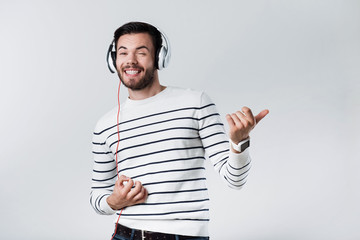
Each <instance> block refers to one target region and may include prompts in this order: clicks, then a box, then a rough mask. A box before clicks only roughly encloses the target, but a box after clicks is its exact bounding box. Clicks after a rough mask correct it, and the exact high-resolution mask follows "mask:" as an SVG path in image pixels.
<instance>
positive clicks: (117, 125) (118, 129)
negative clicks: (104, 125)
mask: <svg viewBox="0 0 360 240" xmlns="http://www.w3.org/2000/svg"><path fill="white" fill-rule="evenodd" d="M120 86H121V81H119V87H118V92H117V101H118V112H117V116H116V127H117V137H118V142H117V144H116V152H115V161H116V172H117V178H118V179H119V178H120V174H119V167H118V150H119V143H120V128H119V125H120V119H119V117H120ZM123 210H124V208H122V209H121V211H120V213H119V217H118V219H117V220H116V224H115V230H114V234H113V236H112V238H111V240H113V239H114V237H115V234H116V231H117V227H118V223H119V220H120V216H121V213H122V211H123Z"/></svg>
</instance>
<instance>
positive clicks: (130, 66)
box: [122, 64, 144, 71]
mask: <svg viewBox="0 0 360 240" xmlns="http://www.w3.org/2000/svg"><path fill="white" fill-rule="evenodd" d="M129 68H138V69H140V70H142V71H143V70H144V68H143V67H140V66H139V65H137V64H132V65H126V66H125V67H123V68H122V70H125V69H129Z"/></svg>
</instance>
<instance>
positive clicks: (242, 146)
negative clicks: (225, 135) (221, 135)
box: [230, 137, 250, 153]
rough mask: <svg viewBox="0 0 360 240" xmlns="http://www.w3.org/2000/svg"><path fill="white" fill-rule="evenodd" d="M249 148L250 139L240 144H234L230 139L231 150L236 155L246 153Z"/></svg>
mask: <svg viewBox="0 0 360 240" xmlns="http://www.w3.org/2000/svg"><path fill="white" fill-rule="evenodd" d="M249 146H250V137H248V138H246V139H244V140H242V141H240V142H239V143H234V142H233V141H232V140H231V139H230V148H231V149H232V151H233V152H235V153H241V152H243V151H245V150H246V149H247V148H248V147H249Z"/></svg>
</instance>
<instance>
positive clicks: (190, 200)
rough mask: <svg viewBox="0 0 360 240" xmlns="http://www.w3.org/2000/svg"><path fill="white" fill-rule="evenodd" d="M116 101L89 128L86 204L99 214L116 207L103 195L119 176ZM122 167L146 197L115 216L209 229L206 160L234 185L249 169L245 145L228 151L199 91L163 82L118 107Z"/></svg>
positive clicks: (159, 226)
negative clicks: (145, 95) (90, 145)
mask: <svg viewBox="0 0 360 240" xmlns="http://www.w3.org/2000/svg"><path fill="white" fill-rule="evenodd" d="M116 116H117V108H114V109H113V110H112V111H110V112H109V113H107V114H106V115H105V116H103V117H102V118H101V119H100V120H99V121H98V123H97V125H96V127H95V131H94V134H93V155H94V167H93V179H92V187H91V194H90V203H91V205H92V206H93V208H94V209H95V211H96V212H97V213H99V214H115V213H116V214H119V213H118V212H116V211H114V210H113V209H111V208H110V206H109V205H108V204H107V202H106V198H107V197H108V196H109V195H110V194H111V193H112V189H113V187H114V183H115V181H116V179H117V173H116V163H115V152H116V145H117V142H118V136H117V121H116ZM119 128H120V143H119V149H118V166H119V168H118V169H119V173H120V174H123V175H126V176H128V177H131V178H132V179H134V180H137V181H140V182H141V183H142V184H143V185H144V187H145V188H146V189H147V191H148V198H147V200H146V202H145V203H143V204H138V205H135V206H131V207H127V208H125V209H124V211H123V212H122V214H121V217H120V221H119V223H120V224H122V225H125V226H128V227H131V228H136V229H144V230H148V231H156V232H165V233H173V234H181V235H191V236H208V223H209V196H208V190H207V187H206V178H205V167H204V161H205V159H209V160H210V161H211V163H212V165H213V166H214V168H215V170H216V171H217V172H218V173H219V174H220V175H221V178H222V179H224V180H225V182H226V183H227V185H228V186H230V187H231V188H236V189H239V188H241V187H242V186H243V185H244V184H245V181H246V176H247V174H248V171H249V169H250V157H249V153H248V151H249V150H248V149H247V150H245V151H244V152H243V153H241V154H235V153H232V152H231V151H229V140H228V137H227V135H226V134H225V131H224V125H223V124H222V123H221V119H220V116H219V114H218V112H217V110H216V107H215V105H214V103H212V101H211V100H210V99H209V97H208V96H207V95H206V94H205V93H203V92H198V91H194V90H185V89H180V88H175V87H167V88H166V89H165V90H163V91H162V92H160V93H159V94H157V95H155V96H153V97H150V98H147V99H144V100H136V101H134V100H130V99H127V100H126V102H125V103H124V104H122V105H121V111H120V125H119Z"/></svg>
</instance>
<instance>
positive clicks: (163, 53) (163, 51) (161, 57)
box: [106, 28, 171, 73]
mask: <svg viewBox="0 0 360 240" xmlns="http://www.w3.org/2000/svg"><path fill="white" fill-rule="evenodd" d="M157 30H158V31H159V32H160V34H161V38H162V45H161V48H160V50H159V52H158V54H157V58H155V59H157V60H158V62H157V67H158V69H159V70H161V69H163V68H166V67H167V66H168V65H169V62H170V58H171V48H170V42H169V39H168V38H167V37H166V35H165V34H164V33H163V32H161V31H160V30H159V29H158V28H157ZM106 62H107V65H108V68H109V70H110V72H112V73H115V72H116V49H115V39H114V40H113V41H112V42H111V44H110V46H109V49H108V51H107V54H106Z"/></svg>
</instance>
